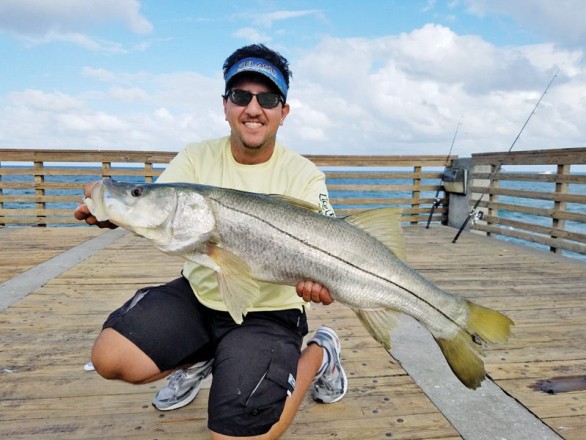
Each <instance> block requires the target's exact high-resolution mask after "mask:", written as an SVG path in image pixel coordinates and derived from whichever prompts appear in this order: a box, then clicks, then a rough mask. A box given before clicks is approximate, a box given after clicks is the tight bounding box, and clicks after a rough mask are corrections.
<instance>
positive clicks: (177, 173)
mask: <svg viewBox="0 0 586 440" xmlns="http://www.w3.org/2000/svg"><path fill="white" fill-rule="evenodd" d="M157 182H158V183H170V182H187V183H201V184H205V185H213V186H219V187H223V188H232V189H238V190H242V191H251V192H256V193H263V194H284V195H287V196H290V197H295V198H297V199H301V200H305V201H307V202H310V203H312V204H314V205H316V211H317V210H318V209H319V211H320V212H321V213H322V214H325V215H334V212H333V209H332V207H331V205H330V203H329V199H328V192H327V188H326V184H325V176H324V174H323V173H322V172H321V171H320V170H318V169H317V168H316V167H315V165H314V164H313V163H312V162H311V161H309V160H308V159H306V158H304V157H302V156H301V155H299V154H297V153H295V152H293V151H291V150H289V149H287V148H285V147H284V146H282V145H280V144H279V143H277V144H276V146H275V151H274V153H273V155H272V156H271V158H270V159H269V160H268V161H267V162H264V163H261V164H257V165H243V164H240V163H238V162H236V161H235V160H234V157H233V156H232V152H231V151H230V138H228V137H224V138H220V139H213V140H208V141H204V142H199V143H194V144H189V145H187V146H186V147H185V148H184V149H183V150H182V151H180V152H179V153H178V154H177V156H175V158H174V159H173V160H172V161H171V162H170V164H169V166H168V167H167V169H166V170H165V171H164V172H163V173H162V174H161V176H159V178H158V179H157ZM318 207H319V208H318ZM183 275H184V276H185V277H186V278H187V279H188V280H189V283H190V284H191V287H192V289H193V291H194V292H195V295H196V296H197V298H198V300H199V301H200V302H201V303H202V304H203V305H205V306H206V307H209V308H211V309H215V310H223V311H227V309H226V305H225V304H224V301H223V300H222V297H221V295H220V292H219V289H218V283H217V281H216V274H215V272H214V271H212V270H211V269H208V268H206V267H203V266H200V265H197V264H195V263H193V262H190V261H188V262H186V263H185V265H184V266H183ZM260 287H261V296H260V299H259V301H258V302H257V303H256V304H255V305H254V308H253V309H252V310H250V311H268V310H285V309H292V308H301V306H302V305H304V304H305V303H304V301H303V299H302V298H299V296H297V294H296V292H295V288H294V287H290V286H280V285H275V284H267V283H260Z"/></svg>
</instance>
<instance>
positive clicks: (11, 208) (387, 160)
mask: <svg viewBox="0 0 586 440" xmlns="http://www.w3.org/2000/svg"><path fill="white" fill-rule="evenodd" d="M175 154H176V153H175V152H164V151H78V150H19V149H4V150H0V226H14V225H21V226H22V225H33V226H56V225H57V226H58V225H60V226H67V225H80V222H78V221H77V220H75V219H74V218H73V215H72V212H73V209H74V208H75V206H77V204H78V203H79V202H80V201H81V199H82V196H83V187H84V185H85V183H86V182H89V181H91V180H97V179H100V178H102V177H111V178H113V179H117V180H127V181H128V180H130V181H135V182H151V181H154V180H155V179H156V177H157V176H158V175H159V174H160V173H161V172H162V171H163V169H164V168H165V166H166V164H168V163H169V161H170V160H171V159H172V158H173V157H174V156H175ZM307 157H308V158H309V159H310V160H312V161H313V162H314V163H315V164H316V165H318V166H319V167H320V168H322V169H323V170H324V172H325V174H326V177H327V184H328V189H329V191H330V198H331V202H332V205H333V206H334V209H335V210H336V213H337V214H338V215H344V214H349V213H351V212H354V211H358V210H363V209H368V208H374V207H381V206H400V207H402V208H403V220H404V221H405V222H407V223H411V224H417V223H420V222H426V221H427V220H428V216H429V213H430V210H431V206H432V204H433V202H434V197H435V194H436V193H437V192H438V189H441V171H442V169H443V166H444V165H445V164H446V158H445V156H320V155H311V156H307ZM440 195H441V198H440V206H439V207H438V208H437V209H435V211H434V214H433V218H432V221H433V222H442V223H445V222H446V221H447V206H448V201H447V196H445V195H443V192H442V193H441V194H440Z"/></svg>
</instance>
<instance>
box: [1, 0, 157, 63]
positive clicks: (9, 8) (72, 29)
mask: <svg viewBox="0 0 586 440" xmlns="http://www.w3.org/2000/svg"><path fill="white" fill-rule="evenodd" d="M112 22H119V23H122V24H123V25H124V26H125V27H126V28H128V29H130V31H132V32H133V33H136V34H147V33H149V32H151V31H152V29H153V26H152V24H151V23H150V22H149V21H148V20H147V19H146V18H145V17H144V16H143V15H141V14H140V3H139V2H138V0H83V1H79V0H51V1H46V0H2V1H1V2H0V32H4V33H7V34H11V35H14V36H16V37H18V38H21V39H23V40H24V41H26V42H28V43H29V44H42V43H49V42H67V43H71V44H75V45H78V46H80V47H83V48H85V49H88V50H94V51H105V52H126V51H127V49H123V48H122V46H121V45H120V44H119V43H116V42H112V41H106V40H103V39H100V38H96V37H92V36H90V35H91V33H92V31H93V30H94V29H95V28H97V27H99V26H101V25H106V24H110V23H112ZM137 47H139V48H140V45H139V46H137Z"/></svg>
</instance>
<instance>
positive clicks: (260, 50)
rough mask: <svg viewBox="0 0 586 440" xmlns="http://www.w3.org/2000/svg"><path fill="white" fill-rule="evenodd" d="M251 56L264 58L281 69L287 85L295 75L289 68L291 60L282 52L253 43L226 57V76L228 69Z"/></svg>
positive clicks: (224, 68)
mask: <svg viewBox="0 0 586 440" xmlns="http://www.w3.org/2000/svg"><path fill="white" fill-rule="evenodd" d="M249 57H254V58H262V59H263V60H266V61H268V62H269V63H271V64H273V65H274V66H275V67H276V68H277V69H279V70H280V71H281V73H282V74H283V78H284V79H285V83H286V84H287V87H289V78H290V77H292V76H293V73H292V72H291V70H290V69H289V61H287V58H285V57H284V56H282V55H281V54H280V53H278V52H275V51H274V50H271V49H269V48H268V47H266V46H265V45H264V44H251V45H250V46H244V47H241V48H240V49H237V50H235V51H234V53H232V55H230V56H229V57H228V58H226V61H224V67H223V70H224V76H226V73H228V70H230V68H231V67H232V66H233V65H234V64H236V63H237V62H238V61H240V60H242V59H244V58H249Z"/></svg>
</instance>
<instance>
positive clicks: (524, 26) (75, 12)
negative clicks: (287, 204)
mask: <svg viewBox="0 0 586 440" xmlns="http://www.w3.org/2000/svg"><path fill="white" fill-rule="evenodd" d="M584 17H586V2H585V1H583V0H516V1H510V0H448V1H440V0H369V1H358V0H356V1H350V0H323V1H319V0H315V1H309V0H306V1H304V0H299V1H289V0H287V1H276V0H275V1H272V0H248V1H240V0H214V1H197V0H167V1H160V0H159V1H157V0H51V1H47V0H1V1H0V53H1V54H2V56H1V57H0V79H1V81H0V154H1V149H2V148H31V149H46V148H55V149H78V150H87V149H124V150H126V149H128V150H164V151H178V150H179V149H181V148H182V147H183V146H184V145H185V144H187V143H190V142H196V141H200V140H204V139H209V138H215V137H220V136H224V135H227V134H228V133H229V127H228V124H227V122H226V121H225V119H224V114H223V108H222V100H221V94H222V93H223V79H222V64H223V62H224V60H225V59H226V57H228V55H230V53H232V52H233V51H234V50H235V49H237V48H239V47H242V46H245V45H248V44H252V43H264V44H266V45H267V46H269V47H271V48H272V49H275V50H277V51H278V52H280V53H281V54H282V55H284V56H285V57H286V58H287V59H288V60H289V61H290V65H291V70H292V71H293V78H292V80H291V85H290V91H289V96H288V102H289V104H290V105H291V112H290V114H289V116H288V117H287V119H286V121H285V124H284V126H283V127H282V128H281V130H280V131H279V140H280V141H281V142H282V143H283V144H285V145H287V146H288V147H290V148H292V149H294V150H296V151H298V152H300V153H303V154H390V155H396V154H400V155H410V154H416V155H420V154H439V155H444V154H445V155H447V153H448V151H449V149H450V147H451V146H452V145H453V150H452V152H453V153H454V154H457V155H459V156H461V157H468V156H470V155H471V154H472V153H476V152H492V151H497V152H499V151H507V150H508V149H509V148H510V147H511V146H512V145H513V142H514V140H515V138H516V137H517V135H518V134H519V133H520V131H521V129H522V127H523V125H524V123H525V122H526V121H527V120H528V119H529V122H528V123H527V125H526V127H525V129H524V130H523V131H522V133H521V136H519V139H518V140H517V141H516V143H515V145H514V149H515V151H519V150H532V149H549V148H571V147H584V146H586V145H585V144H586V59H585V51H586V19H585V18H584ZM552 80H553V82H551V85H550V87H549V89H548V90H547V93H545V95H544V92H545V90H546V87H547V85H548V84H549V83H550V81H552ZM542 95H543V99H542V100H541V102H540V103H539V105H537V103H538V102H539V99H540V97H542ZM536 105H537V107H536ZM534 110H535V111H534ZM533 111H534V112H533Z"/></svg>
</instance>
